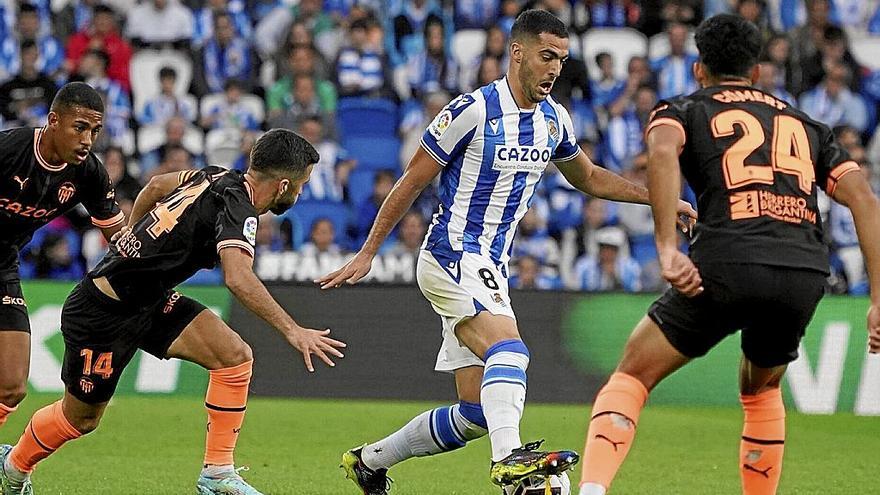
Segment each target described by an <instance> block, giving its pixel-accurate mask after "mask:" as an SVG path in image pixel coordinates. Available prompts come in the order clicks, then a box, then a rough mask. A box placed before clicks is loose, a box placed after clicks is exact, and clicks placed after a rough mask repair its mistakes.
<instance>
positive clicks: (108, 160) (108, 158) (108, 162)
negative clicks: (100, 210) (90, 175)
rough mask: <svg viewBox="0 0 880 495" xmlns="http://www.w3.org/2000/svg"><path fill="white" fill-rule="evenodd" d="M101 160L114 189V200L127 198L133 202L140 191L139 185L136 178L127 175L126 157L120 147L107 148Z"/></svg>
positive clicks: (118, 200)
mask: <svg viewBox="0 0 880 495" xmlns="http://www.w3.org/2000/svg"><path fill="white" fill-rule="evenodd" d="M102 161H103V162H104V167H105V168H106V169H107V175H109V176H110V182H111V183H112V184H113V188H114V189H115V190H116V201H117V202H120V201H125V200H127V201H132V202H134V200H135V199H137V195H138V193H140V191H141V185H140V183H138V181H137V179H135V178H134V177H132V176H131V175H129V173H128V158H127V157H126V156H125V153H124V152H123V151H122V149H121V148H117V147H110V148H107V150H106V151H105V152H104V157H103V160H102Z"/></svg>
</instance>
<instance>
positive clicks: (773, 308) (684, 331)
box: [648, 263, 826, 368]
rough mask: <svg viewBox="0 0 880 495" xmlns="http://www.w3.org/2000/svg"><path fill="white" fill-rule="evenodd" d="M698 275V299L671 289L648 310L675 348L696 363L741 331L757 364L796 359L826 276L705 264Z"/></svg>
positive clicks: (745, 347) (745, 346)
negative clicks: (696, 359) (728, 337)
mask: <svg viewBox="0 0 880 495" xmlns="http://www.w3.org/2000/svg"><path fill="white" fill-rule="evenodd" d="M699 270H700V275H701V277H702V279H703V287H704V288H705V291H704V292H703V293H702V294H700V295H698V296H696V297H694V298H689V297H685V296H683V295H682V294H681V293H680V292H678V291H677V290H675V289H669V290H668V291H666V293H665V294H664V295H663V296H661V297H660V299H658V300H657V301H655V302H654V304H652V305H651V307H650V309H648V316H649V317H650V318H651V319H652V320H654V322H655V323H657V325H658V326H659V327H660V329H661V330H662V331H663V333H664V334H665V335H666V338H667V340H669V343H670V344H672V346H673V347H675V348H676V349H677V350H678V351H679V352H681V353H682V354H684V355H685V356H687V357H690V358H695V357H699V356H703V355H705V354H706V353H707V352H709V349H711V348H713V347H714V346H715V345H716V344H718V343H719V342H721V341H722V340H723V339H724V338H725V337H727V336H728V335H730V334H732V333H734V332H736V331H737V330H742V343H741V346H742V350H743V354H744V355H745V356H746V357H747V358H748V359H749V361H751V362H752V363H754V364H755V365H757V366H759V367H762V368H772V367H774V366H780V365H783V364H787V363H789V362H791V361H794V360H795V359H797V357H798V344H799V343H800V341H801V338H802V337H803V336H804V332H805V330H806V328H807V324H809V323H810V319H812V317H813V313H814V312H815V311H816V306H817V305H818V304H819V300H820V299H822V294H823V292H824V289H825V278H826V277H825V274H823V273H821V272H817V271H812V270H800V269H792V268H785V267H777V266H769V265H755V264H733V263H712V264H706V263H703V264H701V265H700V266H699Z"/></svg>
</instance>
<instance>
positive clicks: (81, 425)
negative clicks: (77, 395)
mask: <svg viewBox="0 0 880 495" xmlns="http://www.w3.org/2000/svg"><path fill="white" fill-rule="evenodd" d="M67 420H68V421H70V425H71V426H73V427H74V428H76V431H78V432H80V433H82V434H83V435H86V434H88V433H91V432H93V431H95V430H97V429H98V424H100V423H101V414H100V413H99V412H95V413H84V414H80V415H77V417H75V418H67Z"/></svg>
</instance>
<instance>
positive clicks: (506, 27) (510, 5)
mask: <svg viewBox="0 0 880 495" xmlns="http://www.w3.org/2000/svg"><path fill="white" fill-rule="evenodd" d="M521 11H522V5H521V4H520V0H501V18H500V19H498V26H499V27H500V28H501V30H502V31H504V36H510V30H511V28H513V23H514V21H516V17H517V16H518V15H519V13H520V12H521Z"/></svg>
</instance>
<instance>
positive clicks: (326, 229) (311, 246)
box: [299, 218, 342, 256]
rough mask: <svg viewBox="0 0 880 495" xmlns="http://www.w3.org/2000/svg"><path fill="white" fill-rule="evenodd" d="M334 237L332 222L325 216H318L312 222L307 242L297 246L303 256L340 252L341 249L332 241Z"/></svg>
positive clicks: (334, 230) (334, 231) (334, 229)
mask: <svg viewBox="0 0 880 495" xmlns="http://www.w3.org/2000/svg"><path fill="white" fill-rule="evenodd" d="M335 237H336V228H335V227H334V225H333V222H331V221H330V220H328V219H326V218H319V219H317V220H315V221H314V223H312V228H311V232H310V233H309V242H307V243H305V244H303V245H302V247H300V248H299V252H300V253H302V254H303V256H318V255H322V254H340V253H341V252H342V249H340V247H339V246H338V245H337V244H336V243H335V242H333V239H334V238H335Z"/></svg>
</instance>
